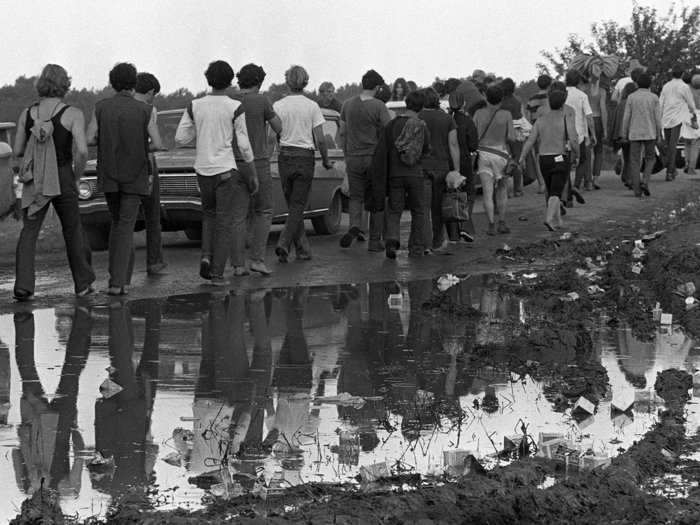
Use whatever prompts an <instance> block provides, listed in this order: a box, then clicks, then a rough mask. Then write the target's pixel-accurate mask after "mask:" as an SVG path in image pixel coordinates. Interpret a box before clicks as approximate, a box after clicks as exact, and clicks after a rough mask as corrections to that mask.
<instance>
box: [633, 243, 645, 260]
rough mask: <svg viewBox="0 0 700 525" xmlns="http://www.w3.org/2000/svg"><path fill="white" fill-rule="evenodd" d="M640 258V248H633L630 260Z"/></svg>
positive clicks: (641, 251)
mask: <svg viewBox="0 0 700 525" xmlns="http://www.w3.org/2000/svg"><path fill="white" fill-rule="evenodd" d="M642 257H644V250H641V249H640V248H638V247H637V246H635V247H634V249H633V250H632V258H633V259H641V258H642Z"/></svg>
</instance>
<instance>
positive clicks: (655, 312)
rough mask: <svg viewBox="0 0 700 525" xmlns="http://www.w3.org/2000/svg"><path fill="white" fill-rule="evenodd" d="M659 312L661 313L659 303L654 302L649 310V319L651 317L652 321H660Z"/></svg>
mask: <svg viewBox="0 0 700 525" xmlns="http://www.w3.org/2000/svg"><path fill="white" fill-rule="evenodd" d="M661 313H662V310H661V303H656V304H655V305H654V308H653V310H652V311H651V319H652V321H654V322H655V323H658V322H660V321H661Z"/></svg>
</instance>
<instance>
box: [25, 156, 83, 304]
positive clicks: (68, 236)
mask: <svg viewBox="0 0 700 525" xmlns="http://www.w3.org/2000/svg"><path fill="white" fill-rule="evenodd" d="M58 176H59V183H60V188H61V194H60V195H58V196H56V197H54V198H53V199H51V204H52V205H53V208H54V210H56V214H57V215H58V218H59V220H60V221H61V229H62V231H63V240H64V241H65V243H66V254H67V255H68V264H69V266H70V270H71V273H72V275H73V283H74V285H75V291H76V292H80V291H82V290H84V289H85V288H87V287H88V286H89V285H90V284H91V283H92V282H93V281H94V280H95V273H94V272H93V270H92V266H91V265H90V252H89V250H90V248H89V247H88V246H87V245H86V244H85V241H84V238H83V227H82V224H81V222H80V211H79V210H78V189H77V187H76V185H75V175H74V174H73V169H72V167H71V166H70V165H67V166H61V167H59V171H58ZM48 210H49V206H48V204H47V205H46V206H44V207H43V208H42V209H41V210H39V211H38V212H36V213H35V214H33V215H31V216H28V215H27V212H26V210H25V211H24V214H23V218H22V232H21V233H20V235H19V241H18V242H17V252H16V258H15V265H16V266H15V275H16V281H15V290H25V291H27V292H30V293H34V285H35V269H34V259H35V255H36V241H37V239H38V238H39V232H40V231H41V226H42V224H43V223H44V218H45V217H46V212H47V211H48Z"/></svg>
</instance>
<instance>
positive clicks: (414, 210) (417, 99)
mask: <svg viewBox="0 0 700 525" xmlns="http://www.w3.org/2000/svg"><path fill="white" fill-rule="evenodd" d="M424 101H425V94H424V92H423V91H422V90H421V91H413V92H411V93H409V94H408V95H407V96H406V110H407V111H406V112H405V113H404V114H403V115H399V116H398V117H396V118H395V119H394V120H392V121H391V122H389V124H387V125H386V127H385V128H384V133H385V139H384V140H385V142H386V148H387V150H388V155H387V157H388V162H387V164H388V165H387V171H388V182H389V208H388V213H387V227H386V256H387V257H388V258H389V259H395V258H396V250H398V249H399V246H400V242H399V240H400V238H401V236H400V230H401V228H400V226H401V214H402V213H403V210H404V205H405V203H406V201H408V209H409V210H410V211H411V234H410V236H409V239H408V255H409V257H420V256H422V255H423V252H424V249H425V245H424V242H425V237H426V235H425V233H424V232H423V228H424V227H425V219H424V214H425V212H426V209H425V208H426V207H425V186H424V183H423V178H424V176H423V164H422V162H421V161H420V160H419V161H418V162H417V163H416V164H415V165H413V166H408V165H407V164H405V163H404V162H403V161H402V160H401V159H400V156H399V152H398V150H397V149H396V146H395V141H396V139H397V138H399V137H400V136H401V132H402V131H403V128H404V127H405V126H406V123H407V122H408V121H409V119H412V118H413V119H416V120H418V121H419V122H420V119H418V118H417V117H418V112H419V111H421V110H422V109H423V103H424ZM429 150H430V133H429V132H428V130H427V126H426V128H425V133H424V140H423V156H425V154H426V153H427V152H428V151H429Z"/></svg>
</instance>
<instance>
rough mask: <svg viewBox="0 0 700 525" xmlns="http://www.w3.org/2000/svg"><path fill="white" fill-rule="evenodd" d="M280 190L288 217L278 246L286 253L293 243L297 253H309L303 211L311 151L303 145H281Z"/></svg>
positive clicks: (308, 190)
mask: <svg viewBox="0 0 700 525" xmlns="http://www.w3.org/2000/svg"><path fill="white" fill-rule="evenodd" d="M278 163H279V170H280V182H281V183H282V192H283V193H284V199H285V200H286V201H287V209H288V211H287V220H286V221H285V223H284V228H283V229H282V232H281V233H280V236H279V240H278V241H277V246H278V247H280V248H284V249H285V250H286V251H287V252H289V250H290V248H291V246H292V245H294V248H295V249H296V254H297V255H302V254H304V255H310V251H311V250H310V247H309V241H308V239H307V238H306V229H305V228H304V210H306V206H307V204H308V202H309V193H311V182H312V181H313V178H314V166H315V161H314V152H313V151H312V150H306V149H302V148H283V149H282V151H281V152H280V154H279V158H278Z"/></svg>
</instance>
